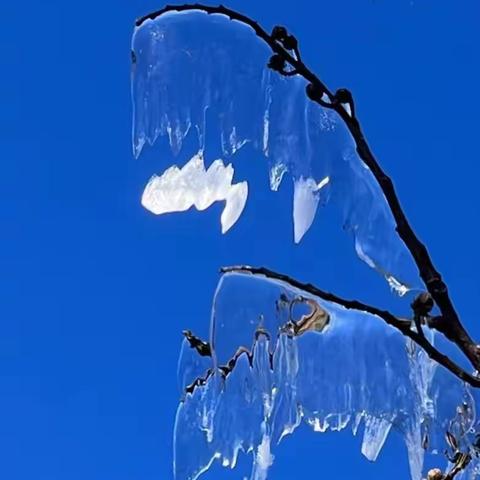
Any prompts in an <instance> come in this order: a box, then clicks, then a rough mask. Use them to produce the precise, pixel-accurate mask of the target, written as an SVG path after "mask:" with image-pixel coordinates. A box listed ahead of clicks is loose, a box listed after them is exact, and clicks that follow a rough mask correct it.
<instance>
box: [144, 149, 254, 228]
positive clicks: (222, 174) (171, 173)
mask: <svg viewBox="0 0 480 480" xmlns="http://www.w3.org/2000/svg"><path fill="white" fill-rule="evenodd" d="M233 173H234V170H233V167H232V165H231V164H228V165H227V166H225V164H224V163H223V160H220V159H219V160H215V161H214V162H213V163H212V164H211V165H210V167H209V168H208V170H206V169H205V164H204V161H203V157H202V155H201V154H196V155H195V156H193V157H192V159H191V160H190V161H189V162H188V163H187V164H185V165H184V167H183V168H181V169H180V168H178V167H177V166H176V165H174V166H172V167H170V168H168V169H167V170H165V172H164V173H163V174H162V175H161V176H158V175H154V176H153V177H152V178H151V179H150V180H149V182H148V184H147V186H146V187H145V190H144V192H143V195H142V205H143V206H144V207H145V208H146V209H147V210H149V211H150V212H152V213H154V214H155V215H162V214H164V213H171V212H184V211H186V210H188V209H189V208H191V207H192V206H195V208H196V209H197V210H205V209H207V208H208V207H210V206H211V205H212V204H213V203H215V202H220V201H225V208H224V210H223V212H222V215H221V219H220V220H221V225H222V233H225V232H227V231H228V230H229V229H230V228H231V227H232V226H233V225H234V224H235V223H236V221H237V220H238V219H239V217H240V215H241V214H242V211H243V209H244V207H245V203H246V201H247V196H248V184H247V182H240V183H236V184H234V183H232V181H233Z"/></svg>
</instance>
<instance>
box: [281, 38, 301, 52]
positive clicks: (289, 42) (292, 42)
mask: <svg viewBox="0 0 480 480" xmlns="http://www.w3.org/2000/svg"><path fill="white" fill-rule="evenodd" d="M282 43H283V46H284V47H285V48H286V49H287V50H294V49H295V48H297V46H298V42H297V39H296V38H295V37H294V36H293V35H287V36H286V37H285V39H284V40H283V42H282Z"/></svg>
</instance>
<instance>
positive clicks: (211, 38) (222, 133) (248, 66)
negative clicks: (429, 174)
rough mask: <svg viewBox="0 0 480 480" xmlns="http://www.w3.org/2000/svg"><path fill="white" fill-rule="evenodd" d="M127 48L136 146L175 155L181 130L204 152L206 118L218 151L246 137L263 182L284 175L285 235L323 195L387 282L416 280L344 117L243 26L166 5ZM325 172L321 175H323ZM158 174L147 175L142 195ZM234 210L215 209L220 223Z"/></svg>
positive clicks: (302, 225)
mask: <svg viewBox="0 0 480 480" xmlns="http://www.w3.org/2000/svg"><path fill="white" fill-rule="evenodd" d="M199 38H201V41H199ZM132 52H133V53H132V58H133V74H132V97H133V106H134V115H133V117H134V126H133V147H134V153H135V155H136V156H139V155H140V153H141V152H142V150H143V149H144V148H145V146H146V145H153V144H154V143H155V142H156V141H157V139H158V138H159V137H161V136H166V137H168V140H169V143H170V146H171V149H172V152H173V153H174V154H175V155H177V156H181V155H182V154H183V150H185V149H183V150H182V148H183V146H184V143H185V139H186V137H187V134H189V133H190V135H191V136H195V135H196V137H197V145H198V149H199V150H200V151H201V152H203V153H204V155H205V156H207V155H209V154H210V153H209V144H207V142H206V136H207V135H206V132H207V127H208V131H209V132H210V131H211V132H215V134H217V133H218V135H217V138H218V144H219V145H220V146H221V149H222V152H223V157H224V158H225V157H231V158H232V162H233V164H235V160H236V158H235V157H236V154H237V152H238V150H239V149H240V148H245V147H244V145H250V146H251V147H252V148H253V149H256V150H257V151H258V152H259V153H260V154H261V155H263V156H264V157H265V164H266V167H267V168H268V171H269V178H270V188H271V189H272V190H273V191H276V190H278V188H279V186H280V184H281V182H282V181H284V179H285V178H286V174H288V175H290V177H291V178H292V180H293V182H294V198H293V220H294V240H295V242H297V243H298V242H300V240H301V239H302V237H303V236H304V235H305V233H306V232H307V231H308V229H309V227H310V226H311V224H312V223H313V221H314V218H315V215H316V211H317V207H318V206H320V205H322V206H323V205H327V204H328V203H331V204H332V205H333V206H334V207H335V208H336V209H337V210H338V212H339V215H340V217H341V218H340V219H339V223H340V224H341V225H342V227H343V228H344V229H345V230H346V231H347V232H350V233H351V234H352V235H353V237H354V242H355V249H356V251H357V252H362V255H360V258H361V259H362V260H364V261H366V262H367V264H368V265H370V266H371V267H373V268H374V269H375V270H377V271H378V272H380V273H381V275H382V276H384V277H385V279H387V280H388V281H389V284H390V285H391V286H392V288H394V290H395V291H397V292H398V293H404V292H405V291H408V290H409V289H410V288H412V287H418V286H419V285H420V284H421V283H420V281H419V279H418V272H417V269H416V267H415V265H414V263H413V261H412V259H411V257H410V254H409V252H408V251H407V250H406V248H405V246H404V244H403V243H402V241H401V240H400V239H399V237H398V235H397V233H396V231H395V223H394V220H393V218H392V214H391V212H390V209H389V207H388V205H387V202H386V200H385V198H384V195H383V193H382V191H381V189H380V188H379V186H378V184H377V182H376V181H375V179H374V178H373V175H372V173H371V171H370V170H369V169H368V168H367V167H366V165H365V164H364V163H363V162H362V161H361V159H360V158H359V157H358V155H357V153H356V150H355V145H354V143H353V141H352V138H351V136H350V134H349V132H348V131H347V129H346V127H345V126H344V125H343V123H342V122H341V121H340V120H339V118H337V116H336V113H335V112H333V111H331V110H327V109H324V108H322V107H320V106H319V105H317V104H315V103H313V102H311V101H310V100H309V99H308V98H307V96H306V95H305V86H306V83H305V80H304V79H302V78H297V77H289V78H285V77H282V76H280V75H278V74H277V73H276V72H273V71H271V70H269V69H268V68H267V67H266V66H267V64H268V60H269V58H270V55H271V51H270V49H269V48H268V47H267V46H266V45H265V44H264V43H263V42H262V41H260V40H259V39H258V38H257V37H256V36H255V34H254V33H253V31H252V30H251V29H250V28H249V27H247V26H245V25H243V24H241V23H240V22H232V21H230V20H229V19H227V17H224V16H222V15H206V14H204V13H201V12H189V13H185V12H184V13H168V14H164V15H161V16H159V17H157V18H155V19H154V20H146V21H144V22H143V23H142V24H141V25H140V26H139V27H137V28H136V29H135V32H134V35H133V40H132ZM245 52H248V55H246V54H245ZM212 137H213V135H212V134H210V136H209V138H212ZM176 163H178V162H176ZM181 163H182V164H184V163H185V160H182V162H181ZM184 168H185V167H184ZM167 172H168V174H169V175H174V174H175V175H178V172H177V170H173V171H169V170H167ZM167 172H166V173H165V174H164V175H166V174H167ZM326 178H328V179H329V181H328V185H323V184H322V183H321V181H322V179H326ZM212 181H216V179H212ZM159 182H160V179H158V178H154V179H152V180H151V182H150V183H149V185H148V187H147V191H146V194H145V196H148V193H149V192H150V190H151V188H152V185H155V184H158V183H159ZM207 185H208V183H207ZM240 185H241V184H240ZM320 185H321V186H322V187H323V188H320ZM317 187H318V188H317ZM202 188H203V187H202ZM208 188H213V189H214V188H216V186H215V185H214V184H212V185H211V186H210V185H209V186H208ZM237 190H238V192H237V193H238V197H237V196H235V200H238V199H239V198H243V195H244V194H246V188H245V187H237ZM240 190H241V191H240ZM176 201H178V202H179V206H181V207H184V206H185V205H184V203H182V200H181V199H178V200H176ZM231 204H233V202H231ZM227 205H228V202H227ZM150 207H151V205H150V206H149V207H148V208H150ZM186 208H188V207H186ZM238 208H240V205H239V207H238ZM240 210H241V209H240ZM227 211H228V210H226V212H227ZM237 213H238V211H237V210H235V211H234V212H232V219H225V222H226V226H227V227H228V225H229V224H230V223H232V224H233V222H234V220H235V218H234V217H235V215H236V214H237ZM225 215H227V213H225ZM223 230H224V231H226V230H228V228H226V227H225V226H224V228H223Z"/></svg>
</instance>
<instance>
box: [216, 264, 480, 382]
mask: <svg viewBox="0 0 480 480" xmlns="http://www.w3.org/2000/svg"><path fill="white" fill-rule="evenodd" d="M221 271H222V273H227V272H237V273H245V274H251V275H263V276H265V277H267V278H271V279H274V280H280V281H282V282H285V283H287V284H289V285H291V286H292V287H295V288H298V289H301V290H303V291H305V292H308V293H311V294H312V295H315V296H317V297H319V298H321V299H323V300H326V301H329V302H334V303H337V304H338V305H341V306H342V307H344V308H346V309H348V310H359V311H361V312H366V313H370V314H372V315H375V316H377V317H379V318H381V319H382V320H383V321H385V322H386V323H387V324H388V325H391V326H392V327H395V328H396V329H397V330H399V331H400V332H401V333H402V334H403V335H405V336H406V337H408V338H410V339H411V340H413V341H414V342H415V343H416V344H417V345H419V346H420V347H422V348H423V349H424V350H425V352H426V353H427V354H428V356H429V357H430V358H431V359H432V360H435V361H436V362H437V363H439V364H440V365H442V366H443V367H445V368H446V369H447V370H449V371H450V372H451V373H453V374H454V375H455V376H457V377H458V378H460V379H461V380H463V381H464V382H467V383H468V384H469V385H471V386H473V387H480V378H478V377H476V376H474V375H471V374H469V373H468V372H466V371H465V370H463V369H462V368H461V367H460V366H458V365H457V364H456V363H455V362H453V361H452V360H451V359H450V358H449V357H447V356H446V355H444V354H442V353H441V352H440V351H439V350H437V349H436V348H435V347H434V346H433V345H432V344H431V343H430V342H429V341H428V340H427V338H426V337H425V335H423V334H421V333H418V332H416V331H415V330H412V328H411V322H410V320H405V319H401V318H398V317H396V316H395V315H393V314H392V313H390V312H388V311H386V310H382V309H379V308H377V307H373V306H371V305H368V304H366V303H363V302H360V301H358V300H346V299H344V298H342V297H339V296H338V295H335V294H333V293H330V292H326V291H324V290H321V289H319V288H318V287H316V286H315V285H312V284H311V283H302V282H300V281H299V280H296V279H295V278H292V277H289V276H288V275H285V274H283V273H277V272H274V271H272V270H269V269H268V268H264V267H251V266H247V265H238V266H231V267H223V268H222V269H221ZM434 328H436V327H434Z"/></svg>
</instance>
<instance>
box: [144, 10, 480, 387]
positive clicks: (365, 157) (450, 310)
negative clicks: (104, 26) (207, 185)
mask: <svg viewBox="0 0 480 480" xmlns="http://www.w3.org/2000/svg"><path fill="white" fill-rule="evenodd" d="M194 10H197V11H202V12H205V13H207V14H220V15H224V16H226V17H228V18H230V19H231V20H235V21H238V22H241V23H243V24H245V25H247V26H249V27H250V28H252V30H253V31H254V32H255V34H256V35H257V37H259V38H260V39H261V40H263V41H264V42H265V43H266V44H267V45H268V46H269V47H270V48H271V50H272V52H274V53H275V54H277V55H279V56H280V57H281V58H282V59H283V60H284V61H285V62H287V63H288V64H289V65H290V66H291V67H292V71H295V73H296V74H297V75H301V76H302V77H303V78H304V79H305V80H307V81H308V82H309V84H310V85H309V87H310V91H311V92H321V94H317V95H308V96H309V98H310V99H311V100H312V101H314V102H316V103H318V104H319V105H321V106H322V107H325V108H331V109H333V110H335V111H336V112H337V114H338V115H339V116H340V118H341V119H342V120H343V122H344V123H345V125H346V127H347V128H348V130H349V131H350V134H351V135H352V137H353V140H354V142H355V145H356V150H357V153H358V155H359V157H360V158H361V159H362V161H363V162H364V163H365V164H366V165H367V166H368V168H369V169H370V170H371V172H372V174H373V176H374V177H375V179H376V181H377V182H378V184H379V186H380V188H381V190H382V192H383V194H384V195H385V198H386V200H387V203H388V205H389V207H390V210H391V212H392V215H393V218H394V220H395V224H396V231H397V233H398V235H399V236H400V238H401V239H402V241H403V242H404V244H405V245H406V247H407V249H408V250H409V252H410V253H411V255H412V257H413V259H414V261H415V264H416V265H417V268H418V271H419V274H420V277H421V278H422V280H423V282H424V284H425V286H426V288H427V290H428V292H429V293H430V294H431V295H432V298H433V299H434V301H435V303H436V304H437V306H438V307H439V309H440V311H441V315H440V316H439V317H437V319H436V327H435V328H436V329H437V330H439V331H440V332H441V333H443V334H444V335H445V336H446V337H447V338H448V339H449V340H451V341H452V342H454V343H455V344H456V345H457V346H458V347H459V348H460V349H461V350H462V351H463V353H464V354H465V355H466V356H467V358H468V359H469V360H470V362H471V363H472V365H473V366H474V368H475V369H476V370H480V347H479V346H478V345H476V344H475V342H474V341H473V340H472V338H471V337H470V335H469V334H468V333H467V331H466V330H465V328H464V327H463V326H462V324H461V322H460V319H459V317H458V314H457V312H456V310H455V308H454V306H453V303H452V301H451V299H450V296H449V294H448V288H447V285H446V284H445V282H444V281H443V280H442V276H441V275H440V273H439V272H438V270H437V269H436V268H435V266H434V265H433V262H432V260H431V258H430V255H429V253H428V251H427V249H426V247H425V245H424V244H423V243H422V242H421V241H420V240H419V238H418V237H417V235H416V234H415V232H414V231H413V229H412V227H411V226H410V224H409V222H408V220H407V217H406V215H405V213H404V212H403V209H402V207H401V205H400V201H399V199H398V197H397V194H396V192H395V188H394V186H393V182H392V180H391V179H390V177H388V175H387V174H386V173H385V172H384V171H383V169H382V168H381V167H380V165H379V163H378V162H377V160H376V159H375V156H374V155H373V153H372V151H371V149H370V147H369V145H368V143H367V141H366V139H365V137H364V135H363V132H362V129H361V126H360V123H359V122H358V120H357V118H356V116H355V113H354V111H353V110H352V112H351V115H350V114H349V113H348V112H347V110H346V109H345V108H344V107H343V105H342V103H341V102H340V101H339V100H340V98H338V99H337V97H336V95H335V94H333V93H332V92H331V91H330V90H329V89H328V88H327V86H326V85H325V84H324V83H323V82H322V81H321V80H320V79H319V78H318V77H317V76H316V75H315V74H314V73H313V72H312V71H311V70H310V69H309V68H308V67H307V66H306V65H305V63H304V62H303V61H302V60H301V57H300V53H299V51H298V48H295V52H294V55H292V54H291V53H290V51H289V50H287V49H286V48H284V46H283V45H282V44H281V42H279V41H277V39H275V38H274V37H273V36H272V35H271V34H269V33H267V32H266V31H265V30H264V29H263V28H262V27H261V26H260V25H259V24H258V23H257V22H255V21H254V20H252V19H251V18H249V17H247V16H245V15H243V14H241V13H238V12H236V11H234V10H231V9H229V8H226V7H224V6H222V5H220V6H209V5H202V4H198V3H196V4H185V5H167V6H165V7H164V8H162V9H161V10H158V11H156V12H153V13H150V14H148V15H145V16H143V17H141V18H139V19H138V20H137V21H136V26H137V27H139V26H141V25H142V24H143V23H144V22H145V21H147V20H154V19H155V18H157V17H159V16H161V15H164V14H166V13H168V12H185V11H194ZM338 92H339V93H340V91H338ZM342 93H345V90H344V89H342ZM323 94H325V95H326V96H327V97H328V99H329V103H328V102H326V101H325V100H324V99H322V98H324V96H323ZM348 95H350V93H349V92H348ZM351 105H353V100H352V102H351ZM427 353H428V352H427ZM432 353H433V352H432ZM472 378H473V377H472Z"/></svg>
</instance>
